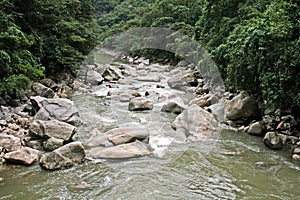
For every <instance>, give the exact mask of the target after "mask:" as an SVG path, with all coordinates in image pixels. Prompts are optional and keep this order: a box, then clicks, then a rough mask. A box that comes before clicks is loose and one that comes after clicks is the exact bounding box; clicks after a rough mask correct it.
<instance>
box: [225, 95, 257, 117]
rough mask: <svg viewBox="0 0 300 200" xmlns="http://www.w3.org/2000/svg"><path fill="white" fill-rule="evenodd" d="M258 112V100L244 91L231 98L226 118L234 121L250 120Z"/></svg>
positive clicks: (227, 106)
mask: <svg viewBox="0 0 300 200" xmlns="http://www.w3.org/2000/svg"><path fill="white" fill-rule="evenodd" d="M257 113H258V108H257V104H256V101H255V100H254V99H253V98H251V97H250V96H249V95H248V93H246V92H244V91H242V92H241V93H240V94H239V95H237V96H236V97H234V98H233V99H232V100H230V101H229V102H228V103H227V105H226V108H225V118H226V119H228V120H233V121H248V120H250V119H251V118H252V117H255V116H256V115H257Z"/></svg>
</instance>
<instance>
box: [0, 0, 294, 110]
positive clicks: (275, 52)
mask: <svg viewBox="0 0 300 200" xmlns="http://www.w3.org/2000/svg"><path fill="white" fill-rule="evenodd" d="M93 7H94V8H93ZM94 14H96V19H95V18H94ZM0 17H1V18H0V27H1V29H0V38H1V40H0V64H1V71H2V73H1V75H0V79H1V82H0V94H1V96H7V95H10V96H14V95H16V94H17V90H18V89H20V88H24V87H26V86H27V85H28V83H29V82H30V80H37V79H39V78H41V77H43V76H45V75H49V74H55V73H59V72H61V71H65V70H68V71H71V72H72V71H73V72H74V71H75V70H76V69H77V68H78V66H79V65H80V63H81V61H82V60H83V58H84V56H85V55H86V54H88V53H89V51H90V50H91V49H92V48H93V47H94V46H95V44H96V43H97V37H98V38H100V40H101V41H103V40H104V39H105V38H107V37H109V36H111V35H114V34H116V33H120V32H123V31H125V30H129V29H131V28H134V27H164V28H170V29H173V30H174V31H178V32H181V33H183V34H185V35H187V36H189V37H191V38H193V39H195V40H196V41H198V42H199V44H201V45H202V46H203V47H204V48H205V49H206V50H207V51H208V52H209V53H210V54H211V57H212V58H213V59H214V61H215V62H216V64H217V65H218V67H219V70H220V72H221V74H222V76H223V79H224V80H225V83H226V87H227V89H228V90H231V91H239V90H247V91H249V92H250V93H252V94H256V95H257V97H259V100H260V101H261V102H262V103H263V105H265V106H266V107H269V106H274V107H276V108H280V109H281V110H282V111H288V112H291V111H293V112H294V114H295V113H296V114H297V113H298V114H299V113H300V93H299V88H300V74H299V71H300V48H299V46H300V2H299V1H298V0H255V1H254V0H240V1H236V0H195V1H190V0H62V1H58V0H44V1H36V0H1V1H0ZM96 22H97V23H96ZM182 41H184V39H182ZM174 42H176V41H174ZM171 45H172V44H171ZM182 46H183V47H184V48H186V47H185V46H184V45H182ZM182 46H181V47H180V48H182ZM175 52H177V50H176V51H175ZM132 53H133V54H143V55H148V56H154V57H158V56H163V57H167V58H169V59H176V58H178V57H176V56H177V55H175V54H173V53H170V52H162V51H158V50H149V49H141V50H139V51H135V52H132Z"/></svg>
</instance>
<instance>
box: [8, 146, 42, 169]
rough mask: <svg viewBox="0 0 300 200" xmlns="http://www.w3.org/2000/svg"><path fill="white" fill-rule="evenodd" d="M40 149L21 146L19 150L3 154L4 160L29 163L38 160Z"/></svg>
mask: <svg viewBox="0 0 300 200" xmlns="http://www.w3.org/2000/svg"><path fill="white" fill-rule="evenodd" d="M40 154H41V153H40V151H38V150H35V149H31V148H29V147H23V148H21V149H19V150H16V151H12V152H9V153H7V154H5V155H4V158H5V160H6V161H8V162H11V163H16V164H23V165H31V164H33V163H34V162H36V161H38V159H39V156H40Z"/></svg>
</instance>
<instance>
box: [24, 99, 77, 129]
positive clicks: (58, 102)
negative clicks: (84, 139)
mask: <svg viewBox="0 0 300 200" xmlns="http://www.w3.org/2000/svg"><path fill="white" fill-rule="evenodd" d="M30 99H31V103H32V105H33V106H34V109H35V110H36V111H37V112H38V111H39V110H40V109H42V108H43V109H44V110H43V112H45V111H46V112H48V113H49V116H50V117H51V118H53V119H57V120H59V121H64V122H67V123H69V124H72V125H79V124H80V122H81V120H80V118H79V113H78V109H77V108H76V107H75V105H74V103H73V101H71V100H69V99H65V98H54V99H47V98H44V97H40V96H35V97H31V98H30ZM45 115H46V114H45V113H43V116H45Z"/></svg>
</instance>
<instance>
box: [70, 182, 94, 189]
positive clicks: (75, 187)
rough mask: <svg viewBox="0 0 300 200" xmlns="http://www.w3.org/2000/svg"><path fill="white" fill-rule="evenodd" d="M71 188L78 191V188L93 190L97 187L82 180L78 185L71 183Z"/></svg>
mask: <svg viewBox="0 0 300 200" xmlns="http://www.w3.org/2000/svg"><path fill="white" fill-rule="evenodd" d="M67 187H68V189H69V190H71V191H78V190H91V189H94V188H95V187H94V186H93V185H91V184H89V183H87V182H85V181H81V182H80V183H79V184H76V185H69V186H67Z"/></svg>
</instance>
